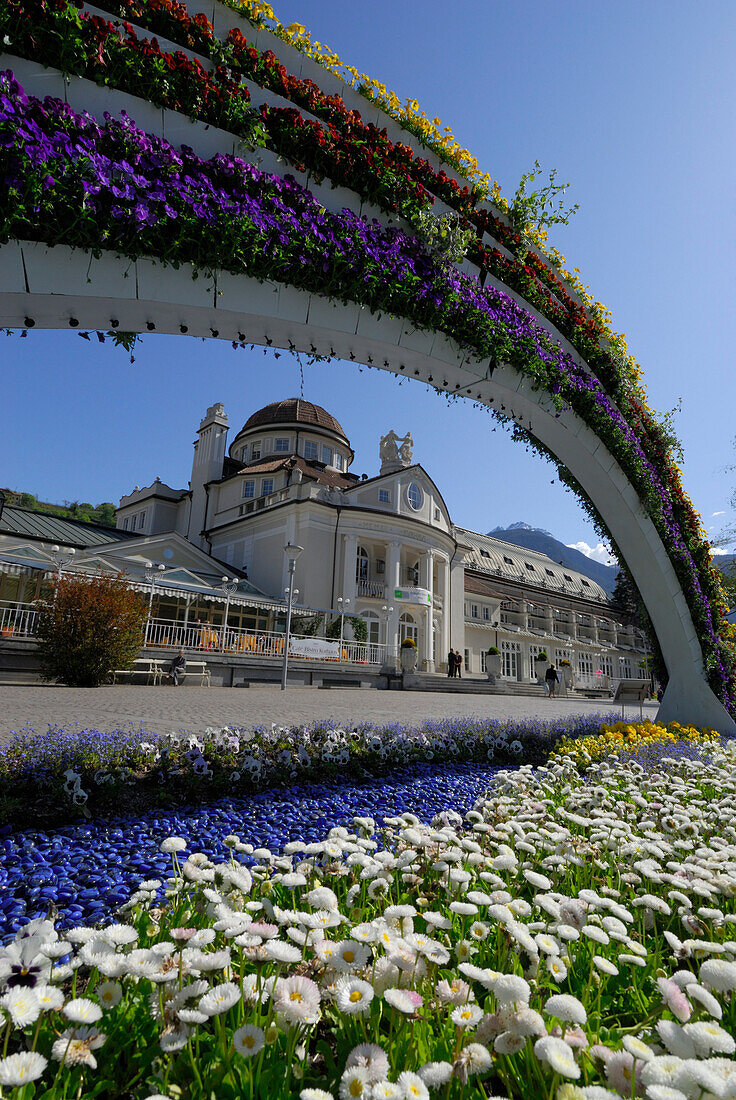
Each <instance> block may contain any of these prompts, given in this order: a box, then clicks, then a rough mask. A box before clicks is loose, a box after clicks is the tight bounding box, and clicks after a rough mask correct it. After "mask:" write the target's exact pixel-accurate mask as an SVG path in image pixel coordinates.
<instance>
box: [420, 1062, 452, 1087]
mask: <svg viewBox="0 0 736 1100" xmlns="http://www.w3.org/2000/svg"><path fill="white" fill-rule="evenodd" d="M418 1072H419V1076H420V1077H421V1079H422V1080H423V1081H424V1083H425V1085H426V1086H427V1088H428V1089H439V1088H441V1087H442V1085H446V1084H447V1083H448V1082H449V1081H450V1080H452V1062H427V1063H426V1065H423V1066H421V1067H420V1069H419V1071H418Z"/></svg>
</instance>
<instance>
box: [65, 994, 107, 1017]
mask: <svg viewBox="0 0 736 1100" xmlns="http://www.w3.org/2000/svg"><path fill="white" fill-rule="evenodd" d="M62 1012H63V1014H64V1015H65V1016H66V1018H67V1020H69V1021H70V1022H71V1023H73V1024H96V1023H97V1021H98V1020H101V1019H102V1009H101V1008H100V1006H99V1005H98V1004H95V1002H94V1001H90V1000H89V999H88V998H87V997H76V998H75V999H74V1000H73V1001H67V1003H66V1004H65V1005H64V1007H63V1009H62Z"/></svg>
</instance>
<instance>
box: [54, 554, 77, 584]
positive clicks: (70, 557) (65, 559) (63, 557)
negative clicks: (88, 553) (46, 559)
mask: <svg viewBox="0 0 736 1100" xmlns="http://www.w3.org/2000/svg"><path fill="white" fill-rule="evenodd" d="M76 552H77V551H76V550H75V549H74V547H70V548H69V549H68V550H62V549H61V547H60V546H52V547H51V557H52V558H53V559H54V565H55V566H56V583H57V584H58V583H59V581H60V580H61V574H62V572H63V570H64V566H66V565H69V563H70V562H73V561H74V556H75V554H76Z"/></svg>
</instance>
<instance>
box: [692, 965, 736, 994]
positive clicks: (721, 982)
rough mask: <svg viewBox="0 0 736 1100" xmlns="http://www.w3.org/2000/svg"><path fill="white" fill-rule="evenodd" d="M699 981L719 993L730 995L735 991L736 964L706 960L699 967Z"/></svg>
mask: <svg viewBox="0 0 736 1100" xmlns="http://www.w3.org/2000/svg"><path fill="white" fill-rule="evenodd" d="M700 981H701V984H702V985H705V986H710V988H711V989H715V990H717V991H718V992H719V993H730V992H731V991H732V990H734V989H736V962H727V961H726V960H725V959H706V961H705V962H704V963H703V965H702V966H701V967H700Z"/></svg>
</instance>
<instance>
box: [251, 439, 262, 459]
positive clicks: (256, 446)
mask: <svg viewBox="0 0 736 1100" xmlns="http://www.w3.org/2000/svg"><path fill="white" fill-rule="evenodd" d="M250 457H251V460H252V461H253V462H255V461H256V459H258V458H260V457H261V441H260V439H258V440H256V442H255V443H251V445H250Z"/></svg>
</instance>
